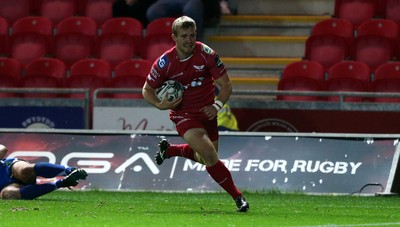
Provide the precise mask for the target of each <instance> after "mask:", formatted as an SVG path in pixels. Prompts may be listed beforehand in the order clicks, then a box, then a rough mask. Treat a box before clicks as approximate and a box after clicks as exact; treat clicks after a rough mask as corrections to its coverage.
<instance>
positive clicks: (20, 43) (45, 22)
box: [10, 16, 53, 67]
mask: <svg viewBox="0 0 400 227" xmlns="http://www.w3.org/2000/svg"><path fill="white" fill-rule="evenodd" d="M52 35H53V24H52V23H51V21H50V19H48V18H46V17H37V16H28V17H23V18H20V19H18V20H17V21H16V22H15V23H14V24H13V25H12V34H11V37H10V47H11V50H10V54H11V57H12V58H14V59H17V60H18V61H19V62H20V63H21V65H22V66H23V67H25V66H26V65H27V64H28V63H30V62H31V61H33V60H34V59H38V58H41V57H45V56H46V55H47V54H49V53H50V52H51V42H52Z"/></svg>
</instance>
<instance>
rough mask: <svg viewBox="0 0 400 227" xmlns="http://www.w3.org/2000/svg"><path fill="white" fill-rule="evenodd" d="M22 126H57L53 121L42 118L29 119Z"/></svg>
mask: <svg viewBox="0 0 400 227" xmlns="http://www.w3.org/2000/svg"><path fill="white" fill-rule="evenodd" d="M21 124H22V126H23V127H24V128H54V127H55V126H56V124H55V123H54V122H53V121H52V120H50V119H49V118H47V117H42V116H34V117H30V118H27V119H25V120H24V121H23V122H22V123H21Z"/></svg>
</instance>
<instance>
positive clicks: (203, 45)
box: [201, 43, 214, 54]
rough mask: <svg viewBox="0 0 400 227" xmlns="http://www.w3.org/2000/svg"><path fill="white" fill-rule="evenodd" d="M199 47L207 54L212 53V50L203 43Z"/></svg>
mask: <svg viewBox="0 0 400 227" xmlns="http://www.w3.org/2000/svg"><path fill="white" fill-rule="evenodd" d="M201 49H202V50H203V51H204V52H205V53H207V54H214V50H213V49H211V48H210V47H209V46H207V45H206V44H204V43H203V44H202V45H201Z"/></svg>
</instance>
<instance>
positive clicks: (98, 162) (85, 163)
mask: <svg viewBox="0 0 400 227" xmlns="http://www.w3.org/2000/svg"><path fill="white" fill-rule="evenodd" d="M139 149H140V147H139ZM142 149H146V148H142ZM29 157H35V158H38V157H42V158H47V159H48V162H49V163H56V156H55V155H54V154H53V153H52V152H50V151H15V152H13V153H11V154H10V155H9V156H8V158H25V159H27V160H29ZM113 157H114V153H98V152H90V153H88V152H71V153H69V154H67V155H65V156H64V157H63V158H62V159H61V162H60V164H61V165H64V166H71V165H69V163H70V162H71V161H72V160H74V159H78V160H77V162H76V163H77V164H78V166H79V167H81V168H84V169H85V170H86V172H88V173H99V174H101V173H107V172H108V171H110V169H111V164H112V162H111V161H110V160H112V158H113ZM139 160H140V161H142V162H144V163H145V166H146V167H147V168H148V169H149V170H150V171H151V172H152V173H153V174H159V173H160V170H159V169H158V168H157V166H156V165H155V164H154V162H153V159H152V158H150V157H149V155H148V154H147V153H144V152H138V153H136V154H134V155H133V156H131V157H130V158H128V159H126V160H125V161H124V162H123V163H122V164H120V165H119V166H117V167H116V169H115V170H114V172H115V173H122V172H124V171H125V170H126V169H127V168H129V167H131V169H132V170H133V171H134V172H140V171H142V170H143V166H142V165H135V163H136V162H138V161H139ZM94 166H95V167H94Z"/></svg>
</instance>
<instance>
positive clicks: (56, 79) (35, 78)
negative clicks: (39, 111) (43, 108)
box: [21, 58, 66, 98]
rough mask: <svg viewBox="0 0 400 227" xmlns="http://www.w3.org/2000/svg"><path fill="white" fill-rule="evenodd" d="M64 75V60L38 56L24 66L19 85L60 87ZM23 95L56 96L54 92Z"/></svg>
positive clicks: (26, 95)
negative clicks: (38, 57)
mask: <svg viewBox="0 0 400 227" xmlns="http://www.w3.org/2000/svg"><path fill="white" fill-rule="evenodd" d="M65 77H66V66H65V64H64V62H62V61H60V60H58V59H54V58H40V59H37V60H34V61H32V62H31V63H30V64H28V65H27V66H26V70H25V76H24V77H23V78H22V80H21V87H25V88H60V87H62V85H63V82H64V80H65ZM24 96H25V97H48V98H50V97H58V96H59V95H58V94H56V93H48V94H32V93H30V94H25V95H24Z"/></svg>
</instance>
